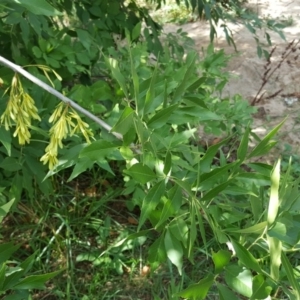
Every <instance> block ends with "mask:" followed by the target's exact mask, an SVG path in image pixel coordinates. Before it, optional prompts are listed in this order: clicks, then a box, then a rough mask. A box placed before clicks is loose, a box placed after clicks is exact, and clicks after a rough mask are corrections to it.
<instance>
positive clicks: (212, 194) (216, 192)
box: [200, 178, 234, 201]
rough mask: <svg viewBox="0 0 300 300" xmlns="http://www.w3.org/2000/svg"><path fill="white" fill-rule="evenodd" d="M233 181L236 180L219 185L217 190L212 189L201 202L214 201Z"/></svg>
mask: <svg viewBox="0 0 300 300" xmlns="http://www.w3.org/2000/svg"><path fill="white" fill-rule="evenodd" d="M233 180H234V178H232V179H228V180H227V181H226V182H224V183H221V184H219V185H217V186H216V187H215V188H213V189H211V190H210V191H209V192H208V193H206V194H205V195H204V196H203V197H202V198H200V200H201V201H209V200H212V199H214V198H215V197H216V196H218V195H219V194H220V192H222V191H223V190H225V189H226V187H227V186H228V185H229V184H231V182H232V181H233Z"/></svg>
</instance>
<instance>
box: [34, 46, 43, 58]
mask: <svg viewBox="0 0 300 300" xmlns="http://www.w3.org/2000/svg"><path fill="white" fill-rule="evenodd" d="M32 52H33V54H34V56H35V57H36V58H41V57H42V55H43V53H42V51H41V49H40V48H39V47H37V46H33V47H32Z"/></svg>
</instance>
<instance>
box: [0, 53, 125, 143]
mask: <svg viewBox="0 0 300 300" xmlns="http://www.w3.org/2000/svg"><path fill="white" fill-rule="evenodd" d="M0 64H2V65H4V66H6V67H8V68H10V69H12V70H13V71H15V72H17V73H19V74H21V75H23V76H24V77H26V78H27V79H28V80H30V81H32V82H33V83H34V84H36V85H38V86H39V87H41V88H42V89H44V90H45V91H47V92H48V93H50V94H52V95H54V96H55V97H57V98H58V99H60V100H61V101H63V102H64V103H66V104H68V105H70V106H71V107H72V108H74V109H76V110H77V111H78V112H80V113H82V114H83V115H85V116H86V117H88V118H90V119H91V120H93V121H95V122H96V123H97V124H99V125H100V126H101V127H102V128H104V129H106V130H107V131H111V129H112V127H111V126H110V125H108V124H107V123H106V122H104V121H103V120H101V119H99V118H98V117H96V116H95V115H93V114H92V113H91V112H89V111H88V110H86V109H84V108H83V107H81V106H80V105H78V104H77V103H76V102H74V101H73V100H71V99H70V98H68V97H66V96H64V95H63V94H61V93H60V92H58V91H57V90H55V89H54V88H52V87H51V86H50V85H48V84H46V83H44V82H43V81H41V80H40V79H38V78H36V77H35V76H33V75H31V74H30V73H29V72H27V71H25V70H24V69H23V68H22V67H20V66H18V65H16V64H14V63H12V62H11V61H9V60H7V59H5V58H4V57H2V56H0ZM111 133H112V134H113V135H114V136H115V137H117V138H118V139H120V140H122V139H123V136H122V135H121V134H120V133H117V132H111Z"/></svg>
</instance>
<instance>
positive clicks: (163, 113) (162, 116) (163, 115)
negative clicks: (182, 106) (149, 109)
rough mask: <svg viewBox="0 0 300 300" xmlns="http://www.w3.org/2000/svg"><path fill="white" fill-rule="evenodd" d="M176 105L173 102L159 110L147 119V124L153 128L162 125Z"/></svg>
mask: <svg viewBox="0 0 300 300" xmlns="http://www.w3.org/2000/svg"><path fill="white" fill-rule="evenodd" d="M177 107H178V105H177V104H175V105H171V106H169V107H167V108H164V109H162V110H160V111H159V112H158V113H156V114H155V115H154V116H153V117H152V118H151V119H150V120H149V122H148V124H147V125H148V126H149V127H150V128H153V129H156V128H159V127H162V126H163V125H165V124H166V122H167V121H168V119H169V118H170V116H171V114H172V113H173V112H174V110H176V109H177Z"/></svg>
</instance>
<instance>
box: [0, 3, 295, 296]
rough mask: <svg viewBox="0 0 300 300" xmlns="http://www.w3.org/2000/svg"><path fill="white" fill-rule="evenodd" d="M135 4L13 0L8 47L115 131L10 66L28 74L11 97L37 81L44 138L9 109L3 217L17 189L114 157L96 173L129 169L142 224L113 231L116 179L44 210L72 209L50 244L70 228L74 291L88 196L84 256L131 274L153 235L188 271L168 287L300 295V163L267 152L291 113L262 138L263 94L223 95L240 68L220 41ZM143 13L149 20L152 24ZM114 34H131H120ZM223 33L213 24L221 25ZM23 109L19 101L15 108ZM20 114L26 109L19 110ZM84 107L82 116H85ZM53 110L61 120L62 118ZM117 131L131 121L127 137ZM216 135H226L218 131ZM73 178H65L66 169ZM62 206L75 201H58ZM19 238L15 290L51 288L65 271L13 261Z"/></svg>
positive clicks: (3, 150) (120, 175) (26, 193)
mask: <svg viewBox="0 0 300 300" xmlns="http://www.w3.org/2000/svg"><path fill="white" fill-rule="evenodd" d="M156 2H157V3H158V4H161V3H162V1H156ZM186 3H187V4H191V6H192V8H193V9H197V10H198V13H199V15H200V16H204V15H205V17H206V18H207V19H208V20H209V21H210V22H211V24H213V22H215V23H218V22H220V21H221V20H225V21H226V20H228V19H230V17H231V14H230V10H233V9H236V10H237V11H238V12H239V16H240V17H243V11H242V8H241V7H240V6H239V5H238V2H237V1H221V2H219V1H209V2H208V1H202V0H199V1H191V2H189V1H186ZM127 4H128V5H125V2H124V1H109V2H108V1H67V0H66V1H49V2H46V1H41V4H40V5H36V6H35V5H31V4H30V3H29V1H5V2H4V5H5V6H4V7H1V13H3V14H4V16H3V17H2V18H1V19H0V22H1V24H0V25H1V28H2V30H1V32H0V37H1V39H0V46H1V49H3V53H4V55H5V56H6V57H7V58H9V59H10V60H13V61H14V62H16V63H18V64H21V65H22V66H24V67H25V66H26V68H27V70H28V71H30V73H32V74H33V75H35V76H37V77H38V78H40V79H41V80H43V81H50V82H51V83H52V84H53V86H54V87H55V88H56V89H58V90H63V92H64V93H65V94H66V95H68V96H69V97H71V98H72V99H74V100H76V101H77V102H78V103H79V104H81V105H82V106H84V107H86V108H88V109H89V111H90V112H91V113H93V114H94V115H96V116H99V115H100V116H101V117H103V118H104V119H105V122H107V124H109V125H110V126H111V128H112V129H111V132H106V131H104V130H99V128H97V125H96V124H94V123H91V122H89V121H86V120H85V121H86V122H89V127H90V129H91V130H93V131H94V139H93V140H91V141H90V143H88V142H89V139H87V143H86V142H85V141H84V140H83V139H82V137H81V134H83V135H84V136H85V135H87V131H86V130H85V129H84V128H86V127H87V123H85V122H84V121H81V119H80V118H79V116H78V117H77V115H76V114H75V112H71V113H70V112H69V111H68V106H64V105H60V106H58V107H57V102H56V100H55V99H54V97H52V96H49V95H48V94H46V93H45V92H44V91H41V89H40V88H38V87H37V86H35V85H34V84H32V83H29V82H27V81H26V80H21V79H14V78H16V77H15V76H14V74H12V72H10V71H7V69H6V68H1V69H0V77H1V79H2V80H3V83H4V86H5V87H6V86H8V85H10V83H11V82H13V83H16V82H17V83H18V85H16V86H18V87H19V88H18V89H11V90H10V92H11V94H10V95H8V93H7V91H8V90H6V92H5V93H4V95H3V98H2V101H1V103H0V109H1V111H3V112H4V111H5V109H6V108H7V107H8V105H7V103H10V99H12V98H15V99H17V101H21V102H17V103H23V102H22V101H23V100H24V99H25V98H26V97H27V98H26V99H27V100H28V95H29V94H30V95H31V96H30V97H31V98H30V99H31V100H32V101H30V102H29V104H30V105H29V106H28V107H31V110H30V109H29V110H28V111H25V113H26V115H27V116H29V115H30V113H31V116H35V115H37V114H38V118H32V119H30V121H28V120H27V119H26V118H25V119H26V120H25V121H26V122H25V123H24V122H23V127H20V128H25V129H26V130H28V132H27V131H26V130H25V131H26V134H27V135H26V137H27V139H23V140H22V141H24V140H25V142H27V143H28V142H30V143H29V145H25V144H26V143H25V142H24V143H22V147H20V146H19V144H18V141H17V139H16V137H17V135H18V134H17V133H18V130H17V129H18V124H19V123H18V121H19V120H18V118H20V116H21V114H16V115H14V114H11V113H6V116H7V117H6V118H4V117H3V120H4V121H3V123H4V124H5V125H7V126H6V128H4V126H1V127H0V141H1V145H0V170H1V173H0V179H1V192H2V193H3V202H2V203H1V205H2V206H1V208H0V218H1V220H2V219H3V217H4V215H5V214H6V213H7V212H8V211H9V209H10V207H11V206H12V205H13V203H12V202H7V199H12V198H14V199H16V200H15V201H16V203H17V202H19V201H20V200H21V199H22V200H23V201H25V202H26V204H28V203H29V202H27V201H29V199H31V200H33V199H35V198H37V199H39V195H41V194H43V197H44V198H45V199H47V200H48V199H49V198H50V195H52V196H53V195H56V192H57V190H58V188H57V186H56V187H55V183H56V184H57V181H55V176H59V174H61V173H62V172H65V174H67V177H68V179H67V180H66V181H71V180H73V179H75V178H76V177H78V176H79V175H81V174H83V173H84V172H85V171H87V170H89V171H90V172H95V170H98V171H99V170H100V171H99V172H98V173H96V177H101V176H103V174H105V175H104V176H110V177H109V178H112V180H115V183H114V184H115V185H116V186H117V187H118V188H117V189H116V190H117V195H115V194H114V198H117V197H119V198H122V199H126V204H127V208H128V209H129V210H131V211H134V210H137V211H138V212H139V214H138V217H139V220H138V221H139V222H138V225H137V228H136V229H137V232H135V233H133V234H129V232H128V231H123V233H122V234H120V235H119V236H118V238H117V239H116V240H114V242H115V243H112V242H111V235H110V229H111V228H112V225H111V223H112V221H111V217H109V216H106V217H105V218H104V220H101V222H99V223H97V222H95V220H94V219H93V213H91V211H92V212H94V211H97V210H99V209H101V208H102V204H103V201H104V202H105V201H107V200H106V199H107V198H109V197H108V196H107V195H106V194H105V193H103V194H101V199H100V201H98V202H99V203H97V201H94V202H92V203H89V204H88V205H86V206H85V205H83V204H82V202H80V203H77V202H76V201H77V200H76V201H74V198H73V199H72V200H71V201H69V199H67V201H66V199H63V201H62V203H60V204H59V205H57V206H56V204H52V203H51V201H49V202H47V201H45V202H46V204H45V205H46V206H49V207H51V209H53V210H54V211H51V213H50V211H49V210H48V209H50V208H47V210H45V211H46V212H44V213H45V216H43V217H45V218H46V216H47V215H48V214H49V215H51V214H54V215H55V216H56V217H57V218H58V219H59V220H60V221H61V222H62V223H61V225H60V227H59V229H56V230H54V229H53V232H55V234H53V237H52V238H51V239H49V240H48V241H47V244H46V245H45V244H42V243H41V244H40V245H43V247H44V248H43V249H44V250H43V252H42V253H41V254H40V256H39V259H42V258H43V254H44V252H46V251H47V249H48V247H50V246H52V244H53V241H54V240H55V239H56V238H57V237H58V234H59V231H60V230H61V229H62V228H66V237H64V238H63V239H62V240H63V242H62V243H61V244H59V242H57V244H58V245H59V246H58V248H59V249H60V248H61V247H66V249H67V251H66V252H68V254H67V260H66V261H67V265H68V272H70V273H68V276H67V277H68V279H67V280H69V281H68V285H67V287H66V291H65V294H64V295H67V297H69V298H70V297H71V296H70V295H71V293H70V285H71V280H70V278H69V275H70V274H71V271H72V272H73V271H74V266H73V262H72V259H73V258H74V257H72V249H73V247H74V246H73V244H72V243H73V241H76V243H77V244H84V242H82V240H81V238H80V237H78V236H76V234H75V233H74V231H76V230H75V229H74V227H75V226H74V227H73V226H72V225H73V224H72V225H70V222H71V221H73V219H72V218H73V217H74V216H73V215H72V213H73V210H75V211H76V213H77V212H78V211H80V210H82V211H81V213H84V214H85V213H86V212H87V218H89V219H88V222H87V221H86V219H84V220H83V222H82V223H83V224H84V225H86V224H88V226H90V227H91V228H92V229H93V230H95V232H96V234H97V240H96V242H95V243H90V241H89V248H88V247H86V249H85V250H82V249H81V251H75V253H76V254H75V255H76V260H77V262H78V263H80V262H89V263H90V264H92V265H93V266H94V267H95V266H99V265H101V266H102V267H103V266H104V267H107V266H112V268H113V269H114V270H115V271H116V272H117V273H118V274H122V273H123V272H124V269H123V267H124V264H125V261H126V258H125V254H126V253H127V251H129V250H131V251H133V250H134V249H135V248H136V247H142V246H144V245H146V242H147V243H148V245H147V247H148V248H147V260H148V262H149V264H150V265H151V270H152V273H153V274H155V272H156V271H157V270H159V267H160V266H163V265H165V264H166V263H169V265H171V267H170V270H171V271H170V272H175V271H174V270H173V268H172V266H174V267H175V268H176V272H178V274H179V275H180V276H181V278H182V279H181V280H182V281H181V285H177V283H176V282H175V281H171V283H170V289H169V290H168V298H170V297H183V298H187V299H205V298H206V297H208V295H209V294H210V293H211V292H212V291H216V289H217V292H218V294H219V298H220V299H229V298H233V299H238V297H247V298H249V299H265V298H267V297H269V296H270V297H271V296H274V297H275V296H278V295H279V297H284V295H288V296H289V297H291V298H293V297H296V299H297V297H298V298H299V284H298V280H299V278H298V277H299V276H298V273H297V267H298V266H296V265H293V264H292V263H291V262H290V260H289V257H290V255H291V253H293V252H295V251H297V250H298V240H299V234H298V232H299V228H298V227H299V220H298V219H299V214H298V211H299V196H298V195H299V190H298V186H299V182H298V180H294V179H293V177H292V176H291V168H292V166H291V164H290V163H289V164H287V165H286V166H285V167H286V172H284V173H281V172H280V160H278V161H277V162H276V163H275V166H274V167H273V166H270V165H267V164H264V163H259V162H253V158H257V157H259V158H261V157H263V156H264V155H266V154H268V153H269V152H270V150H271V149H272V148H273V147H274V146H275V144H276V141H274V136H275V135H276V134H277V132H278V131H279V130H280V127H281V126H282V124H283V122H281V123H280V124H279V125H278V126H276V127H275V128H274V129H273V130H271V131H270V132H269V133H268V134H267V135H266V136H265V137H264V138H263V139H260V138H258V137H257V136H256V135H255V134H254V133H253V132H252V130H251V121H252V117H251V114H252V113H253V112H254V111H255V108H254V107H251V106H249V105H248V104H247V102H246V101H244V100H243V99H242V97H241V96H239V95H235V96H233V97H232V98H223V97H222V96H221V95H222V90H223V88H224V86H225V85H226V83H227V81H228V79H229V74H227V73H226V72H224V71H223V68H224V67H225V66H226V63H227V61H228V60H229V57H227V56H226V55H225V54H224V52H223V51H222V50H221V51H216V50H215V49H214V47H213V44H212V45H210V46H209V47H208V49H207V51H206V52H205V54H204V57H202V58H201V59H200V57H199V56H198V55H197V54H196V53H195V52H194V51H192V50H191V48H190V46H192V45H191V40H190V39H189V38H188V37H187V36H186V34H184V33H182V32H181V31H178V32H177V34H175V35H168V36H167V37H166V39H165V40H164V42H163V43H161V42H160V41H159V40H158V31H157V30H158V27H157V25H156V24H155V23H154V22H153V20H152V19H151V17H150V16H149V14H148V12H147V10H145V9H142V8H140V7H138V6H137V4H136V3H135V2H133V1H129V2H128V3H127ZM245 16H246V15H245ZM247 17H249V14H248V15H247ZM143 20H144V21H145V22H146V27H145V28H144V29H143V30H142V26H141V24H142V23H141V21H143ZM247 20H248V21H246V24H247V26H248V28H249V30H252V31H253V34H254V35H255V34H256V32H255V29H254V27H255V26H258V27H260V26H263V24H262V23H259V22H261V20H259V19H257V18H254V19H251V18H248V19H247ZM252 21H253V22H254V23H255V22H256V23H255V24H252ZM247 22H248V23H247ZM272 26H273V27H274V28H276V26H275V25H274V24H271V25H270V27H272ZM273 27H272V28H273ZM224 30H225V32H226V33H227V39H228V41H229V42H233V41H232V39H231V36H230V33H229V32H228V28H227V27H226V24H224ZM226 30H227V31H226ZM113 34H117V35H119V36H120V37H121V38H125V39H124V40H122V42H115V40H114V38H113ZM141 34H143V37H142V38H140V37H141ZM214 35H215V31H214V27H213V26H212V30H211V39H213V37H214ZM267 38H268V36H267ZM139 39H140V40H139ZM149 52H150V53H153V54H151V55H149ZM45 65H46V66H47V67H45ZM50 71H54V72H50ZM57 74H59V75H57ZM61 79H62V80H61ZM12 87H13V85H12ZM14 91H17V92H16V93H14ZM25 96H26V97H25ZM22 97H25V98H24V99H23V98H22ZM20 99H21V100H20ZM22 99H23V100H22ZM33 100H34V101H33ZM16 106H17V105H16ZM16 106H14V107H16ZM15 111H18V109H16V108H15V110H12V111H9V112H15ZM23 111H24V110H23ZM11 115H13V118H12V119H13V121H11V124H9V121H7V122H6V123H7V124H6V123H5V120H9V117H11ZM78 118H79V119H78ZM39 119H40V120H39ZM78 120H80V124H81V126H79V125H78V124H79V123H76V122H75V121H77V122H79V121H78ZM23 121H24V120H23ZM52 121H55V122H57V123H55V124H56V125H57V124H60V126H57V127H56V129H55V128H54V129H53V127H51V128H50V123H51V122H52ZM75 123H76V124H75ZM20 124H21V123H20ZM10 125H11V126H10ZM15 128H16V129H15ZM75 128H77V129H79V130H78V132H79V133H80V134H78V133H77V132H76V130H75ZM7 129H8V130H7ZM13 129H15V131H14V130H13ZM72 129H74V130H72ZM19 131H21V132H22V133H23V131H24V130H23V131H22V130H19ZM49 131H50V132H49ZM28 133H29V134H28ZM69 133H72V134H71V135H69ZM112 133H118V134H121V135H122V139H118V138H116V137H115V135H113V134H112ZM207 135H213V137H214V138H215V140H214V141H213V142H208V143H206V142H205V140H206V137H207ZM88 136H89V135H88ZM49 138H51V140H50V146H51V147H50V146H48V147H46V152H47V153H50V154H51V155H53V157H55V159H53V160H52V163H50V167H51V166H52V165H53V166H54V168H53V169H51V170H50V171H49V170H48V168H47V167H46V166H43V165H42V164H41V163H40V159H41V157H43V154H44V148H45V140H47V141H48V140H49ZM250 140H253V141H254V142H256V146H255V147H254V148H250V147H249V141H250ZM62 142H64V145H63V144H62ZM50 154H49V155H50ZM56 159H57V160H56ZM43 161H44V162H45V161H46V162H47V160H46V159H43ZM48 161H49V160H48ZM53 178H54V179H53ZM58 178H59V177H58ZM101 179H102V178H101ZM97 180H99V178H97ZM66 181H65V180H64V179H61V178H60V181H59V182H63V183H66ZM61 185H63V184H61ZM113 187H115V186H114V185H113ZM48 197H49V198H48ZM44 198H43V199H44ZM1 200H2V198H1ZM55 200H57V199H55ZM101 201H102V202H101ZM124 201H125V200H124ZM6 202H7V203H6ZM66 203H67V204H66ZM74 203H75V204H74ZM72 205H74V207H75V208H73V207H71V206H72ZM61 207H63V208H64V211H63V213H57V211H58V210H60V209H61ZM71 216H72V217H71ZM76 218H77V217H74V219H76ZM40 220H42V218H41V219H40ZM91 220H92V221H91ZM80 223H81V219H80V220H79V221H78V220H77V223H76V222H75V221H74V224H76V226H79V225H80ZM80 226H81V225H80ZM80 228H81V227H80ZM78 231H80V230H79V229H78ZM120 231H121V230H120ZM71 236H72V237H71ZM74 243H75V242H74ZM86 244H88V243H86ZM62 245H63V246H62ZM87 248H88V250H87ZM199 249H200V250H201V251H200V252H202V253H205V255H206V257H205V260H206V262H207V263H208V264H209V266H211V267H207V266H206V265H205V266H206V267H205V268H204V270H203V272H199V273H198V274H197V278H196V279H195V278H193V279H191V280H189V279H186V276H185V275H186V272H187V271H186V269H187V268H186V266H187V265H192V268H195V267H194V266H197V265H199V261H198V257H197V251H199ZM17 250H18V247H17V246H15V245H14V244H13V243H5V244H2V245H1V247H0V252H1V253H0V254H1V255H0V257H1V260H2V262H0V263H2V265H1V267H0V277H1V276H2V279H3V280H0V287H1V288H0V290H1V292H3V293H4V292H6V291H7V290H11V289H15V290H20V289H25V290H28V289H29V290H30V289H35V288H41V287H42V286H43V284H44V282H45V281H46V280H48V279H50V278H52V277H53V276H54V275H56V274H57V272H54V273H50V274H47V275H29V276H27V277H25V276H26V274H27V273H28V271H29V270H30V269H31V267H32V265H33V262H34V261H35V256H34V255H32V256H30V257H29V258H28V259H26V260H25V261H24V262H23V263H20V264H19V263H12V264H13V265H11V264H7V260H8V259H10V258H11V255H12V254H14V253H15V252H16V251H17ZM58 252H61V250H59V251H58ZM172 274H173V273H172ZM72 275H73V276H74V273H72ZM0 279H1V278H0ZM195 282H196V283H195ZM179 289H181V290H179ZM23 296H24V295H23V294H22V297H23ZM26 296H27V294H26ZM20 297H21V296H20Z"/></svg>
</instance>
